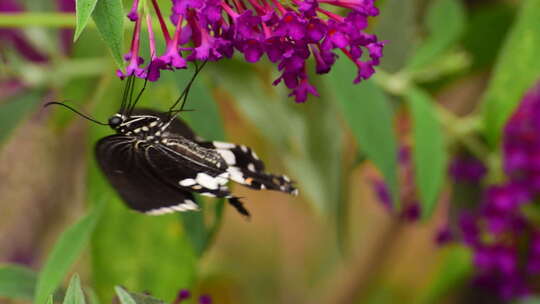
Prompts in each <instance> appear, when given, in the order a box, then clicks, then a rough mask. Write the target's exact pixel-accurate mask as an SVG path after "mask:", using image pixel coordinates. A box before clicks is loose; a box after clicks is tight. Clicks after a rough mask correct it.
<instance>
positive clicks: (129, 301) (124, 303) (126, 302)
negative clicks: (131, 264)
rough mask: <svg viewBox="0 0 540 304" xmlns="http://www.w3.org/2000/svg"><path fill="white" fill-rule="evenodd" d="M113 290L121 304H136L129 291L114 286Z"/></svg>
mask: <svg viewBox="0 0 540 304" xmlns="http://www.w3.org/2000/svg"><path fill="white" fill-rule="evenodd" d="M114 290H115V291H116V295H117V296H118V299H119V300H120V303H121V304H137V302H135V300H134V299H133V298H132V297H131V295H130V294H129V292H127V291H125V290H124V288H122V287H120V286H116V287H115V288H114Z"/></svg>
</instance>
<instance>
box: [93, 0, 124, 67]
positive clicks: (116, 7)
mask: <svg viewBox="0 0 540 304" xmlns="http://www.w3.org/2000/svg"><path fill="white" fill-rule="evenodd" d="M92 17H93V18H94V21H95V22H96V25H97V28H98V30H99V33H100V34H101V38H103V41H105V44H107V46H108V47H109V50H110V51H111V53H112V56H113V59H114V61H115V62H116V64H117V65H118V66H119V67H123V66H124V59H123V55H122V54H124V50H123V47H124V17H125V16H124V8H123V5H122V0H98V2H97V4H96V6H95V8H94V12H93V14H92Z"/></svg>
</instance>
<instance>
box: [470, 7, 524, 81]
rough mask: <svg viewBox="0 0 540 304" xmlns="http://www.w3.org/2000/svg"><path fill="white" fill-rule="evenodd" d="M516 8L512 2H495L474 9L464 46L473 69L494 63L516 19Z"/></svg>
mask: <svg viewBox="0 0 540 304" xmlns="http://www.w3.org/2000/svg"><path fill="white" fill-rule="evenodd" d="M515 11H516V8H515V7H514V6H513V5H511V4H510V3H504V2H493V3H490V4H483V5H481V6H480V7H479V8H477V9H475V10H472V12H471V15H470V21H469V25H468V26H467V31H466V33H465V34H464V37H463V46H464V48H465V49H466V51H467V53H469V54H470V56H471V59H472V66H471V69H472V70H477V69H479V68H484V67H487V66H490V65H492V64H493V63H494V62H495V59H496V57H497V52H496V51H494V50H499V49H501V46H502V45H503V43H504V38H505V37H506V35H507V34H508V31H509V29H510V27H511V25H512V23H513V21H514V16H515Z"/></svg>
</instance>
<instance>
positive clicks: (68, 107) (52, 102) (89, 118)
mask: <svg viewBox="0 0 540 304" xmlns="http://www.w3.org/2000/svg"><path fill="white" fill-rule="evenodd" d="M52 105H59V106H63V107H65V108H67V109H69V110H71V111H72V112H74V113H76V114H78V115H79V116H81V117H83V118H85V119H87V120H90V121H92V122H95V123H97V124H99V125H102V126H108V125H109V124H107V123H103V122H101V121H98V120H96V119H94V118H93V117H90V116H89V115H86V114H84V113H81V112H79V111H78V110H76V109H75V108H73V107H71V106H68V105H67V104H65V103H63V102H57V101H51V102H47V103H46V104H45V105H44V106H43V107H44V108H46V107H48V106H52Z"/></svg>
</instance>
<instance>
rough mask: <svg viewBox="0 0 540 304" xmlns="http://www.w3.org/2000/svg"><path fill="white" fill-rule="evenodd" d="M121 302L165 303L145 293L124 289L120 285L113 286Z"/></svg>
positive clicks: (122, 303) (134, 303)
mask: <svg viewBox="0 0 540 304" xmlns="http://www.w3.org/2000/svg"><path fill="white" fill-rule="evenodd" d="M114 290H115V291H116V295H117V296H118V299H119V300H120V303H121V304H165V302H164V301H162V300H160V299H158V298H154V297H152V296H150V295H147V294H142V293H137V292H132V291H128V290H125V289H124V288H122V287H120V286H116V287H115V288H114Z"/></svg>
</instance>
